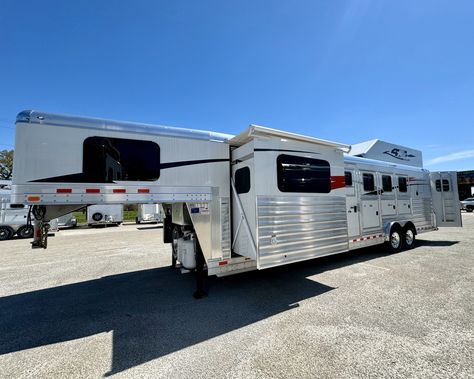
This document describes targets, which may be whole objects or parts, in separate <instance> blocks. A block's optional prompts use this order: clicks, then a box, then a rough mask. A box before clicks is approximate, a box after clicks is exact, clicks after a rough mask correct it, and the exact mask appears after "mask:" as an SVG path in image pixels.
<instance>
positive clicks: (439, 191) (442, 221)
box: [430, 171, 462, 226]
mask: <svg viewBox="0 0 474 379" xmlns="http://www.w3.org/2000/svg"><path fill="white" fill-rule="evenodd" d="M430 182H431V196H432V199H433V210H434V213H435V216H436V225H437V226H462V220H461V206H460V202H459V194H458V183H457V174H456V172H454V171H449V172H432V173H430Z"/></svg>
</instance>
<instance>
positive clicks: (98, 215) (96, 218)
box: [92, 212, 104, 221]
mask: <svg viewBox="0 0 474 379" xmlns="http://www.w3.org/2000/svg"><path fill="white" fill-rule="evenodd" d="M102 217H104V216H102V213H99V212H97V213H94V214H93V215H92V219H93V220H94V221H100V220H102Z"/></svg>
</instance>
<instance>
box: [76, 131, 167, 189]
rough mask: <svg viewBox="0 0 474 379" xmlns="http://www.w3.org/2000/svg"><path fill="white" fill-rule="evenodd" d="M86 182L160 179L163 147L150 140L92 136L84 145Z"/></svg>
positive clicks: (83, 173)
mask: <svg viewBox="0 0 474 379" xmlns="http://www.w3.org/2000/svg"><path fill="white" fill-rule="evenodd" d="M82 176H83V178H82V180H83V181H85V182H88V183H114V182H115V181H128V182H149V181H156V180H158V179H159V177H160V146H159V145H158V144H157V143H156V142H153V141H149V140H136V139H129V138H116V137H102V136H91V137H88V138H86V139H85V140H84V142H83V158H82Z"/></svg>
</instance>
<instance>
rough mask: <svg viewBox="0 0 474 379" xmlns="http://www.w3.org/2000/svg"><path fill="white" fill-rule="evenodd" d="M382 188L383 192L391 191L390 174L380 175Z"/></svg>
mask: <svg viewBox="0 0 474 379" xmlns="http://www.w3.org/2000/svg"><path fill="white" fill-rule="evenodd" d="M382 189H383V191H384V192H392V177H391V176H390V175H382Z"/></svg>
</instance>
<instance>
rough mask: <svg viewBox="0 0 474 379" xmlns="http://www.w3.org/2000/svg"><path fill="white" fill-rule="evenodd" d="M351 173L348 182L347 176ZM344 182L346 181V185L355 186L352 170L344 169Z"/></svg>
mask: <svg viewBox="0 0 474 379" xmlns="http://www.w3.org/2000/svg"><path fill="white" fill-rule="evenodd" d="M348 174H349V177H350V181H349V183H347V176H348ZM344 182H345V187H353V186H354V181H353V180H352V171H344Z"/></svg>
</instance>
